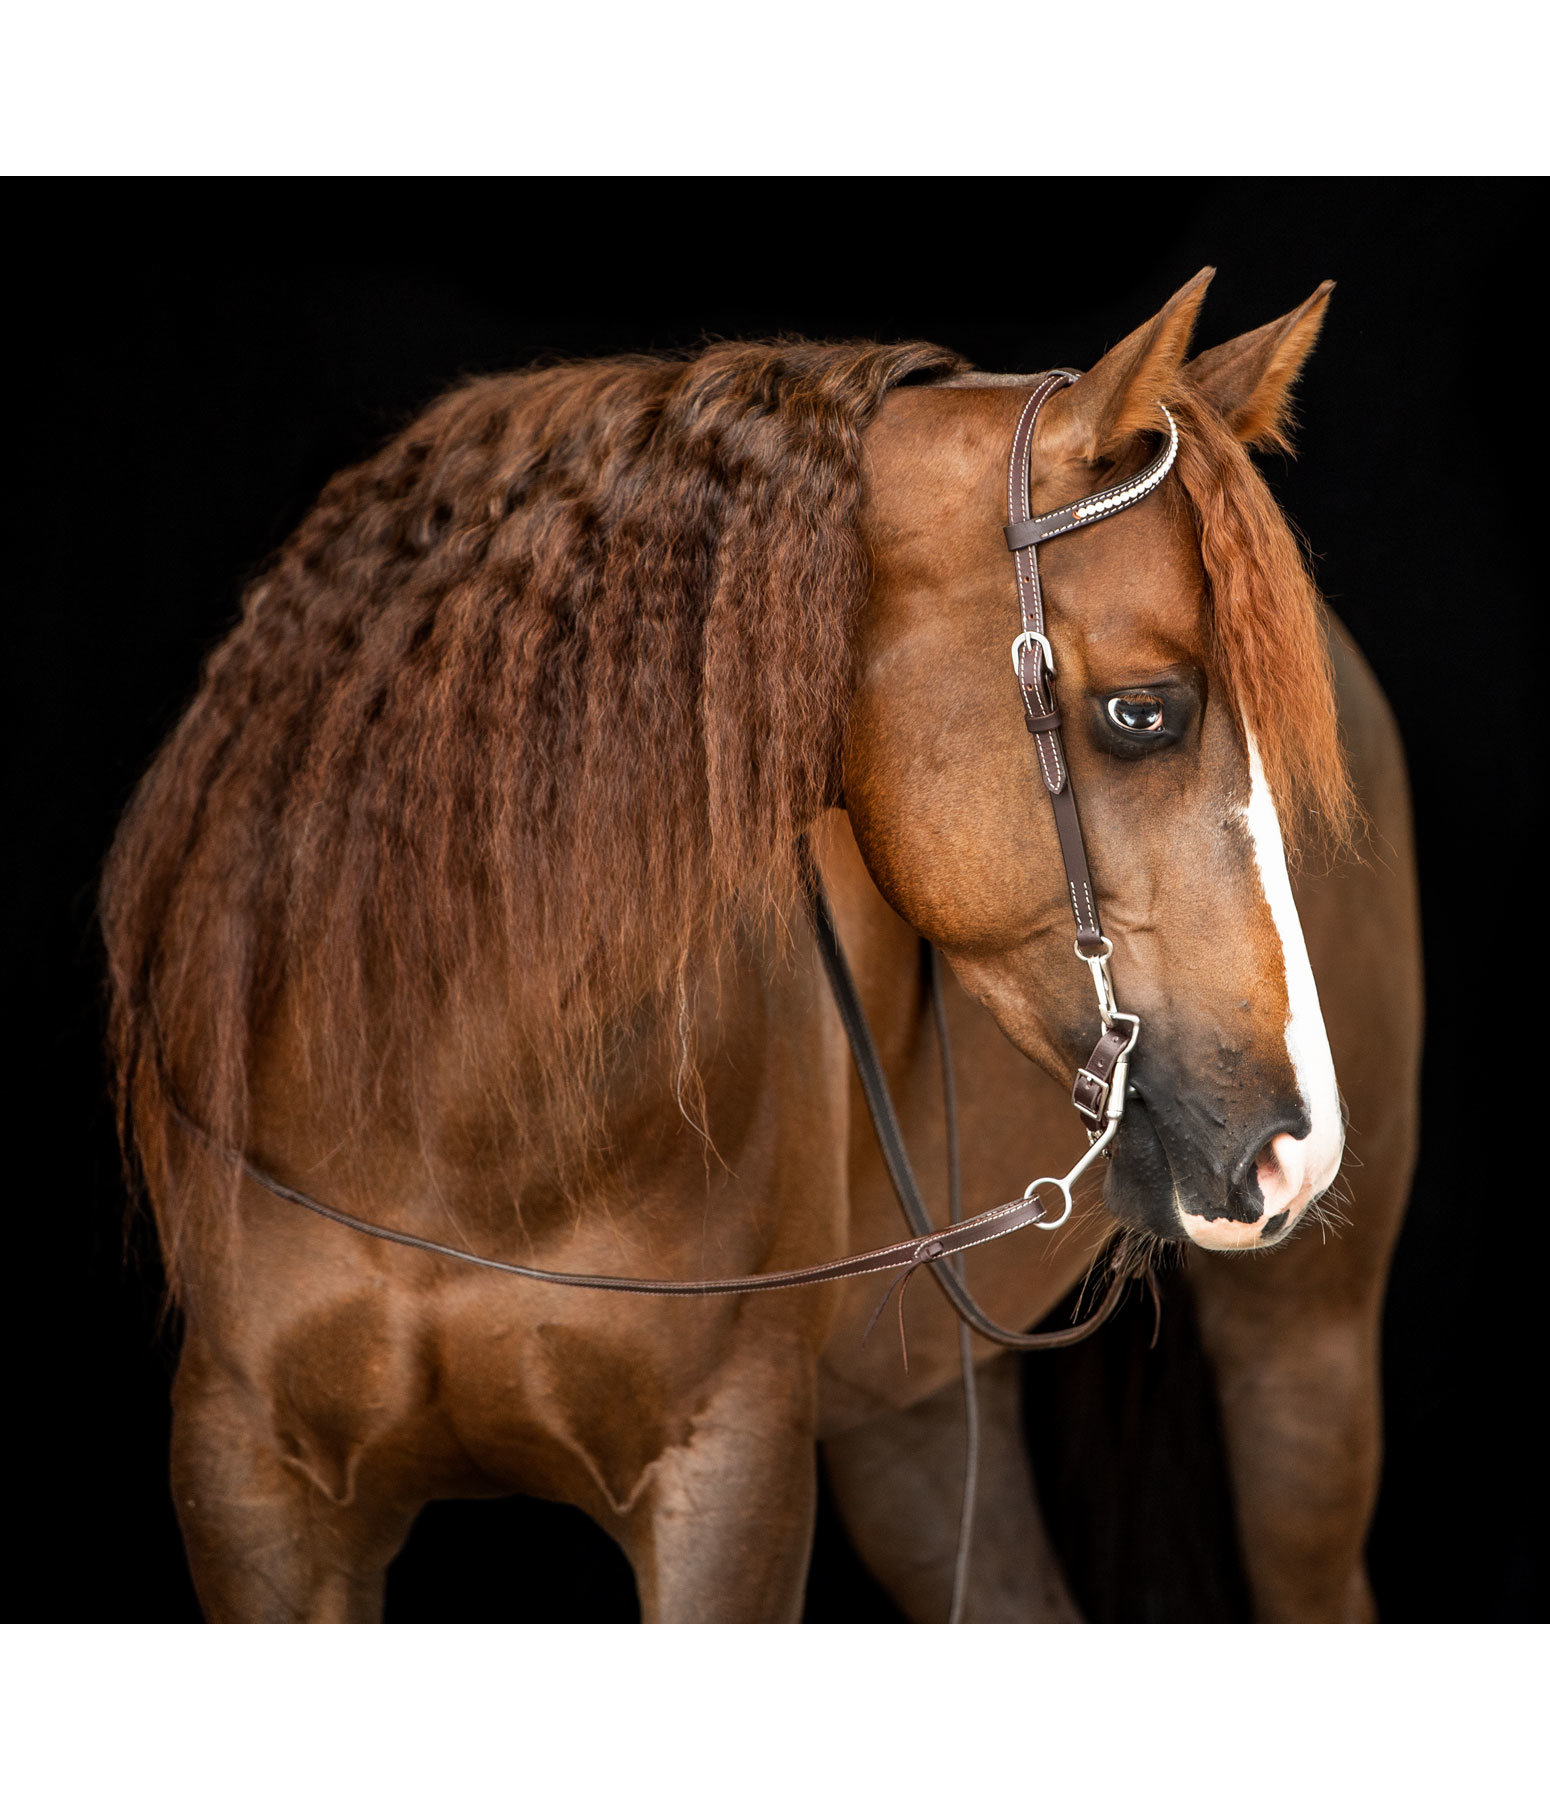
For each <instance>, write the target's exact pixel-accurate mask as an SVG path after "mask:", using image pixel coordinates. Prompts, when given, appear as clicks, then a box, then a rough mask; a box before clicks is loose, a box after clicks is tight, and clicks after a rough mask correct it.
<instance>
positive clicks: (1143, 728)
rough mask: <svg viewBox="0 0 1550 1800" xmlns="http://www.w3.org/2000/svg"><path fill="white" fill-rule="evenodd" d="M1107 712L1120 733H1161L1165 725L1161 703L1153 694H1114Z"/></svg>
mask: <svg viewBox="0 0 1550 1800" xmlns="http://www.w3.org/2000/svg"><path fill="white" fill-rule="evenodd" d="M1108 712H1109V717H1110V718H1111V719H1112V720H1113V721H1114V723H1115V724H1116V725H1118V726H1119V728H1120V730H1121V731H1134V732H1153V731H1161V730H1162V728H1163V725H1164V723H1165V715H1164V712H1163V703H1162V701H1161V700H1159V699H1158V698H1157V696H1156V695H1155V694H1116V695H1115V696H1114V698H1113V699H1112V700H1111V701H1110V702H1109V706H1108Z"/></svg>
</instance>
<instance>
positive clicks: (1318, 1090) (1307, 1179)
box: [1243, 733, 1345, 1215]
mask: <svg viewBox="0 0 1550 1800" xmlns="http://www.w3.org/2000/svg"><path fill="white" fill-rule="evenodd" d="M1248 742H1249V777H1250V782H1251V786H1250V789H1249V803H1248V805H1247V806H1246V807H1245V808H1244V813H1243V816H1244V822H1245V823H1246V824H1247V826H1248V832H1249V838H1250V841H1251V842H1252V843H1253V845H1254V860H1255V862H1256V863H1257V864H1258V866H1259V879H1260V885H1261V886H1262V887H1263V888H1264V891H1265V899H1266V901H1267V902H1268V903H1269V906H1270V916H1271V918H1273V919H1274V920H1275V925H1276V930H1277V932H1278V933H1279V934H1280V937H1281V959H1282V962H1283V963H1284V965H1285V968H1286V1001H1287V1018H1286V1054H1287V1056H1288V1057H1289V1058H1290V1059H1291V1064H1292V1069H1293V1071H1294V1072H1295V1074H1296V1076H1297V1086H1298V1088H1299V1090H1300V1092H1301V1094H1302V1103H1303V1105H1304V1106H1305V1107H1306V1108H1307V1111H1308V1117H1309V1118H1310V1119H1311V1120H1312V1129H1311V1130H1310V1131H1309V1133H1308V1135H1307V1137H1305V1138H1303V1139H1300V1140H1293V1139H1291V1138H1289V1137H1288V1136H1287V1135H1286V1133H1284V1132H1283V1133H1282V1134H1281V1135H1280V1136H1279V1137H1277V1138H1276V1139H1275V1140H1274V1145H1273V1148H1274V1149H1275V1150H1277V1151H1278V1152H1280V1154H1281V1162H1282V1166H1283V1169H1284V1171H1285V1175H1286V1177H1287V1178H1288V1179H1287V1183H1286V1184H1285V1186H1284V1191H1282V1192H1279V1193H1275V1194H1273V1193H1272V1191H1271V1190H1272V1188H1273V1187H1277V1186H1282V1185H1283V1184H1279V1183H1275V1182H1273V1181H1267V1180H1266V1178H1265V1171H1264V1168H1263V1166H1262V1168H1261V1187H1262V1188H1263V1189H1264V1190H1265V1192H1266V1207H1265V1211H1266V1214H1267V1215H1268V1214H1271V1213H1275V1212H1280V1211H1281V1210H1282V1209H1283V1208H1285V1207H1287V1206H1290V1205H1293V1204H1294V1203H1295V1204H1299V1205H1300V1204H1305V1203H1306V1202H1307V1201H1308V1200H1311V1199H1312V1198H1313V1196H1314V1195H1315V1194H1321V1193H1323V1191H1324V1190H1325V1188H1327V1187H1328V1186H1329V1185H1330V1183H1331V1182H1332V1181H1333V1180H1334V1179H1335V1175H1336V1173H1337V1171H1338V1170H1339V1168H1340V1157H1341V1154H1342V1152H1343V1151H1344V1149H1345V1125H1344V1122H1343V1121H1342V1119H1341V1117H1340V1090H1339V1088H1338V1087H1337V1085H1336V1082H1335V1059H1334V1058H1333V1057H1332V1056H1331V1055H1330V1052H1329V1037H1328V1034H1327V1033H1326V1032H1325V1030H1324V1014H1323V1012H1322V1011H1321V1010H1320V1007H1319V990H1318V987H1317V984H1316V983H1315V982H1314V979H1313V965H1312V963H1310V962H1309V961H1308V946H1307V944H1306V943H1305V942H1304V941H1303V935H1302V921H1301V920H1300V919H1299V918H1298V916H1297V902H1296V901H1295V900H1294V899H1293V898H1292V882H1291V877H1290V876H1289V875H1288V874H1287V870H1286V847H1285V845H1284V843H1283V842H1282V838H1281V821H1280V819H1279V818H1278V817H1277V816H1276V807H1275V801H1274V800H1273V799H1272V798H1271V795H1270V784H1269V782H1267V781H1266V780H1265V770H1264V765H1263V764H1262V763H1261V762H1260V760H1259V748H1258V746H1257V745H1256V744H1255V742H1254V737H1253V734H1252V733H1250V734H1249V740H1248Z"/></svg>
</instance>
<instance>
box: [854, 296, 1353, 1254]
mask: <svg viewBox="0 0 1550 1800" xmlns="http://www.w3.org/2000/svg"><path fill="white" fill-rule="evenodd" d="M1209 278H1210V271H1209V270H1207V271H1203V272H1202V273H1201V275H1199V276H1197V277H1196V278H1195V279H1194V280H1193V281H1192V282H1190V283H1189V284H1188V285H1186V286H1185V287H1184V288H1182V289H1181V290H1180V291H1179V293H1178V294H1176V295H1175V296H1174V297H1173V299H1172V300H1170V301H1169V302H1168V304H1167V305H1166V306H1165V307H1164V308H1163V309H1162V310H1161V311H1160V312H1159V313H1158V314H1157V315H1156V317H1154V318H1153V319H1151V320H1149V321H1148V322H1147V323H1146V324H1144V325H1142V326H1141V327H1140V328H1139V329H1138V330H1137V331H1135V332H1134V333H1132V334H1131V335H1130V336H1129V337H1127V338H1126V339H1125V340H1124V341H1123V342H1122V343H1120V344H1118V345H1117V346H1116V347H1115V348H1114V349H1112V350H1111V351H1109V353H1108V354H1107V355H1105V356H1104V357H1103V359H1102V360H1101V361H1100V362H1099V363H1098V364H1097V365H1096V366H1095V367H1094V368H1093V369H1092V370H1091V371H1089V372H1088V373H1087V374H1085V375H1083V376H1082V377H1081V378H1080V379H1079V380H1077V381H1076V382H1074V383H1073V384H1072V385H1071V386H1069V387H1067V388H1064V389H1063V390H1061V391H1060V392H1058V393H1056V394H1054V395H1053V396H1052V397H1051V398H1050V399H1049V400H1048V401H1047V402H1046V404H1045V406H1044V408H1043V410H1042V412H1041V413H1040V415H1039V419H1038V425H1037V429H1036V433H1035V436H1034V439H1033V445H1032V456H1031V465H1030V467H1031V479H1032V496H1031V502H1032V506H1033V509H1034V511H1035V512H1040V513H1042V512H1046V511H1050V510H1053V509H1055V508H1057V507H1061V506H1065V505H1068V504H1070V503H1071V502H1073V501H1076V500H1078V499H1080V498H1081V497H1083V496H1084V495H1088V494H1091V493H1093V492H1095V491H1096V490H1097V489H1100V488H1103V487H1105V486H1107V485H1109V484H1111V483H1113V482H1116V481H1119V480H1123V479H1124V478H1125V477H1127V476H1128V475H1130V474H1132V473H1134V472H1135V471H1137V470H1139V469H1140V468H1141V467H1143V466H1144V464H1145V463H1146V462H1147V461H1148V460H1149V459H1150V458H1151V457H1152V456H1153V455H1154V454H1155V450H1156V445H1157V435H1156V434H1157V433H1159V432H1165V431H1166V429H1167V426H1166V422H1165V415H1164V413H1163V411H1162V406H1163V405H1164V404H1166V406H1167V408H1168V412H1169V413H1170V414H1172V415H1173V416H1175V417H1176V418H1177V419H1178V421H1179V431H1180V443H1181V448H1180V457H1179V464H1178V472H1177V475H1176V476H1175V477H1174V478H1172V479H1169V480H1165V481H1164V482H1162V484H1161V485H1160V486H1159V487H1158V488H1157V489H1156V490H1155V491H1154V492H1153V493H1151V494H1150V495H1149V496H1148V497H1147V498H1146V499H1145V500H1144V501H1142V502H1141V503H1139V504H1137V505H1135V506H1134V507H1132V508H1131V509H1129V510H1128V511H1125V512H1122V513H1119V514H1117V515H1115V516H1114V517H1112V518H1107V519H1104V520H1102V521H1100V522H1097V523H1095V524H1094V525H1092V526H1091V527H1090V528H1089V529H1086V530H1082V531H1077V532H1074V533H1072V534H1071V535H1069V536H1064V537H1059V538H1055V539H1052V540H1051V541H1049V542H1048V543H1047V544H1045V545H1044V546H1043V549H1042V551H1041V553H1040V569H1041V574H1042V579H1043V586H1044V595H1045V605H1046V609H1047V622H1048V635H1049V639H1050V641H1051V644H1052V646H1053V652H1054V660H1055V666H1056V669H1057V670H1058V676H1057V679H1056V681H1055V683H1054V688H1055V691H1056V698H1057V701H1058V705H1059V708H1060V712H1061V715H1062V718H1063V735H1064V743H1065V747H1066V752H1067V756H1068V760H1069V765H1070V771H1071V777H1072V781H1073V784H1074V792H1075V795H1076V798H1077V803H1078V806H1079V809H1080V813H1081V818H1082V824H1083V829H1084V832H1085V836H1086V841H1087V850H1088V855H1089V858H1090V862H1091V866H1092V870H1093V874H1094V878H1095V881H1096V885H1097V890H1098V898H1099V902H1100V906H1101V910H1102V914H1103V919H1104V928H1105V930H1106V931H1107V932H1108V933H1109V935H1110V936H1111V938H1112V940H1113V943H1114V951H1113V958H1112V974H1113V981H1114V986H1115V989H1116V991H1117V993H1118V995H1119V1003H1120V1005H1122V1006H1123V1007H1125V1008H1126V1009H1127V1010H1129V1011H1132V1012H1135V1013H1136V1014H1138V1015H1139V1016H1140V1018H1141V1019H1142V1021H1143V1028H1142V1030H1141V1033H1140V1038H1139V1042H1138V1043H1137V1045H1136V1049H1135V1054H1134V1056H1133V1058H1132V1060H1131V1064H1130V1073H1129V1085H1128V1088H1127V1090H1126V1109H1125V1114H1124V1119H1123V1123H1122V1125H1121V1128H1120V1131H1119V1134H1118V1137H1117V1139H1116V1141H1115V1143H1114V1146H1113V1150H1112V1155H1111V1158H1110V1162H1109V1167H1108V1174H1107V1182H1106V1189H1105V1197H1106V1200H1107V1203H1108V1206H1109V1207H1110V1209H1111V1210H1112V1211H1113V1213H1115V1214H1116V1215H1117V1216H1118V1217H1119V1218H1120V1219H1121V1220H1122V1221H1124V1222H1125V1223H1127V1224H1129V1225H1132V1226H1135V1227H1138V1228H1141V1229H1144V1230H1146V1231H1149V1232H1151V1233H1153V1234H1155V1235H1156V1236H1158V1237H1161V1238H1170V1239H1184V1238H1186V1237H1188V1238H1190V1239H1192V1240H1193V1241H1194V1242H1196V1243H1197V1244H1201V1245H1204V1246H1207V1247H1209V1248H1213V1249H1240V1248H1251V1247H1254V1246H1259V1245H1264V1244H1269V1243H1271V1242H1274V1241H1278V1240H1280V1239H1282V1238H1284V1236H1285V1235H1286V1232H1287V1230H1288V1228H1289V1227H1290V1226H1291V1224H1292V1223H1293V1222H1294V1221H1295V1220H1296V1219H1297V1218H1298V1217H1299V1216H1300V1215H1301V1214H1302V1213H1303V1212H1305V1211H1306V1209H1307V1208H1308V1206H1309V1205H1310V1203H1311V1202H1312V1201H1313V1200H1314V1199H1315V1198H1316V1197H1317V1196H1318V1195H1320V1194H1321V1193H1323V1192H1324V1190H1325V1189H1327V1188H1328V1187H1329V1186H1330V1184H1331V1183H1332V1182H1333V1181H1334V1179H1335V1176H1336V1173H1337V1171H1338V1169H1339V1166H1340V1161H1341V1156H1342V1151H1343V1145H1344V1128H1343V1124H1342V1118H1341V1106H1340V1098H1339V1092H1338V1089H1337V1086H1336V1079H1335V1070H1334V1065H1333V1062H1332V1059H1331V1055H1330V1049H1329V1043H1328V1039H1327V1037H1326V1034H1325V1029H1324V1023H1323V1019H1322V1016H1321V1013H1320V1007H1319V998H1318V993H1317V989H1316V987H1315V984H1314V978H1313V972H1312V969H1311V967H1310V964H1309V959H1308V953H1307V950H1306V947H1305V945H1304V942H1303V935H1302V930H1301V926H1300V924H1299V920H1298V915H1297V908H1296V905H1295V903H1294V900H1293V895H1292V888H1291V882H1290V878H1289V875H1288V860H1287V848H1288V845H1287V844H1286V843H1284V842H1283V821H1284V822H1286V823H1287V825H1288V828H1289V834H1290V836H1291V841H1292V843H1293V848H1294V850H1295V844H1296V842H1299V841H1301V840H1302V839H1304V838H1306V836H1307V835H1308V831H1307V828H1308V823H1309V820H1310V818H1313V819H1314V823H1315V824H1317V823H1319V822H1320V821H1319V819H1318V818H1316V817H1315V815H1321V816H1322V823H1323V824H1324V825H1325V826H1326V827H1330V828H1332V829H1333V830H1334V832H1335V834H1336V835H1338V832H1339V830H1340V828H1341V824H1342V821H1343V819H1344V818H1345V816H1346V815H1347V813H1348V810H1349V800H1348V790H1347V789H1346V788H1345V785H1344V772H1343V765H1342V764H1341V761H1340V756H1339V749H1338V741H1337V738H1336V735H1335V725H1334V706H1333V694H1332V687H1331V681H1330V675H1329V669H1328V663H1327V652H1326V650H1325V645H1324V637H1323V625H1322V621H1321V615H1320V610H1319V603H1318V600H1317V596H1316V595H1315V594H1314V591H1313V589H1312V585H1311V583H1310V582H1309V580H1308V578H1307V575H1306V572H1305V569H1304V566H1303V564H1302V561H1301V559H1300V557H1299V555H1298V553H1297V551H1296V547H1295V544H1294V542H1293V540H1292V538H1291V534H1290V532H1289V530H1288V528H1287V526H1286V524H1285V521H1284V519H1282V517H1281V515H1280V513H1279V511H1278V509H1277V508H1276V507H1275V504H1274V501H1273V500H1272V499H1271V498H1270V495H1269V493H1268V490H1267V489H1265V487H1264V484H1263V482H1262V481H1261V480H1260V478H1259V476H1258V475H1257V474H1256V473H1255V472H1254V470H1253V468H1252V465H1251V464H1250V463H1249V461H1248V458H1247V455H1246V453H1245V446H1248V445H1252V444H1262V443H1284V436H1283V431H1284V422H1285V419H1286V415H1287V396H1288V390H1289V389H1290V387H1291V384H1292V382H1293V381H1294V380H1295V378H1296V376H1297V373H1298V371H1299V369H1300V367H1301V364H1302V362H1303V360H1304V358H1305V357H1306V355H1307V353H1308V352H1309V350H1310V349H1311V348H1312V345H1313V342H1314V339H1315V338H1316V336H1317V334H1318V330H1319V326H1320V324H1321V322H1322V317H1323V312H1324V309H1325V306H1326V304H1327V301H1328V295H1329V291H1330V284H1327V283H1326V284H1325V285H1324V286H1323V287H1321V288H1320V289H1319V290H1318V291H1317V292H1316V293H1315V294H1314V295H1313V296H1312V297H1311V298H1310V299H1309V300H1308V301H1307V302H1306V303H1305V304H1304V305H1302V306H1301V307H1299V308H1297V309H1296V310H1295V311H1294V312H1292V313H1289V314H1288V315H1286V317H1284V318H1282V319H1279V320H1276V321H1275V322H1273V323H1272V324H1270V325H1267V326H1265V327H1263V328H1262V329H1260V330H1259V331H1255V332H1251V333H1249V334H1248V335H1247V336H1245V337H1242V338H1239V339H1236V340H1234V341H1232V342H1230V343H1227V344H1224V345H1221V346H1219V347H1218V348H1216V349H1215V350H1212V351H1209V352H1207V353H1206V354H1205V355H1203V356H1200V357H1198V358H1196V359H1195V360H1194V361H1193V362H1186V361H1185V354H1186V350H1187V346H1188V339H1189V335H1190V332H1191V329H1192V327H1193V323H1194V319H1195V315H1196V312H1197V311H1198V309H1199V306H1200V302H1201V300H1202V298H1203V296H1204V292H1205V288H1206V284H1207V282H1208V281H1209ZM1031 387H1032V382H1031V380H1015V381H1012V380H1008V379H1006V378H984V377H978V378H976V377H973V376H969V377H954V378H952V379H949V380H947V381H938V382H935V383H933V384H931V385H927V386H921V387H901V388H899V389H897V390H895V391H894V392H893V393H891V394H890V395H889V396H888V398H887V400H886V402H885V404H884V406H883V408H882V410H881V413H880V416H879V417H878V419H877V421H876V422H875V423H874V424H873V425H872V427H871V428H870V431H869V433H868V452H869V462H868V477H869V479H868V488H867V494H868V498H867V502H866V510H865V513H864V527H865V534H866V538H867V541H868V544H869V548H870V551H871V555H872V559H873V570H874V578H873V586H872V590H871V596H870V599H869V601H868V604H867V608H866V611H865V614H864V616H863V619H862V623H861V630H860V637H859V643H858V652H857V680H856V688H855V694H854V699H853V702H852V706H851V713H850V719H849V725H848V731H847V737H846V746H845V754H844V794H845V803H846V807H847V810H848V812H849V816H850V820H851V824H852V827H853V829H854V831H855V834H856V838H857V841H858V843H859V845H860V847H861V851H862V854H863V856H864V857H865V859H866V862H867V864H868V867H869V869H870V870H871V873H872V875H873V878H874V880H875V881H876V882H877V883H878V885H879V887H880V888H881V890H882V892H883V894H884V895H885V897H886V898H887V899H888V900H889V902H890V904H891V905H892V906H893V907H894V908H895V909H896V910H897V911H898V912H899V913H900V914H902V915H903V917H905V918H906V919H907V920H909V922H910V923H911V924H912V925H914V926H915V927H916V928H917V929H918V930H919V931H920V932H922V933H923V934H924V935H925V936H927V937H929V938H930V939H931V940H932V941H933V942H934V943H936V944H937V945H938V946H939V947H940V949H941V950H942V951H943V953H944V954H945V956H946V957H947V959H948V961H949V962H950V964H951V966H952V967H953V969H954V971H955V973H956V974H957V976H958V978H959V980H960V981H961V982H962V983H963V985H964V986H965V988H967V989H968V991H969V992H971V993H973V994H974V995H976V996H977V997H978V998H979V999H980V1000H981V1001H982V1002H983V1003H984V1004H985V1005H986V1006H987V1007H988V1008H989V1009H990V1011H991V1013H992V1014H993V1015H994V1017H995V1019H996V1021H997V1022H998V1024H999V1025H1000V1027H1001V1028H1002V1030H1003V1031H1005V1033H1006V1034H1007V1036H1008V1037H1009V1038H1010V1039H1011V1040H1012V1041H1013V1043H1015V1044H1016V1045H1017V1046H1018V1047H1019V1049H1021V1050H1022V1051H1023V1052H1024V1053H1025V1054H1026V1055H1028V1056H1029V1057H1031V1058H1032V1059H1033V1060H1034V1061H1035V1062H1037V1063H1038V1064H1040V1065H1041V1066H1042V1067H1043V1068H1045V1069H1046V1070H1047V1071H1048V1072H1049V1073H1050V1074H1052V1075H1054V1076H1055V1077H1057V1078H1058V1079H1059V1080H1061V1081H1062V1083H1069V1081H1070V1078H1071V1073H1072V1070H1073V1069H1074V1068H1075V1067H1076V1066H1077V1065H1078V1064H1080V1063H1081V1062H1082V1061H1083V1059H1084V1058H1085V1057H1086V1055H1087V1054H1088V1051H1089V1050H1090V1049H1091V1047H1092V1043H1093V1040H1094V1037H1095V1035H1096V1033H1097V1029H1098V1027H1097V1022H1096V1017H1095V1012H1094V996H1093V986H1092V983H1091V981H1090V980H1089V976H1088V971H1087V970H1086V969H1085V968H1084V967H1083V965H1082V963H1081V962H1079V961H1078V959H1077V958H1076V956H1075V955H1074V954H1073V927H1072V918H1071V906H1070V900H1069V898H1068V894H1067V891H1066V883H1065V878H1064V875H1063V866H1062V859H1061V856H1060V853H1059V846H1058V843H1057V835H1056V827H1055V822H1054V819H1053V817H1052V813H1051V809H1050V806H1049V805H1048V803H1047V800H1046V796H1045V791H1044V786H1043V783H1042V782H1041V780H1040V774H1039V769H1038V763H1037V753H1036V749H1035V743H1034V738H1033V736H1032V735H1031V734H1030V732H1029V731H1027V730H1025V729H1024V715H1023V707H1022V704H1021V701H1020V695H1019V686H1018V681H1017V677H1016V673H1015V669H1014V667H1013V665H1012V664H1011V663H1010V662H1009V658H1008V654H1007V652H1008V646H1009V644H1010V643H1011V641H1012V639H1013V638H1014V636H1015V634H1016V633H1017V630H1018V624H1019V619H1018V610H1017V597H1016V588H1015V583H1014V576H1013V570H1012V559H1011V557H1010V556H1009V554H1008V552H1007V549H1006V545H1005V542H1004V540H1003V536H1002V531H1001V527H1002V525H1003V524H1004V523H1005V518H1006V484H1007V450H1008V445H1009V443H1010V441H1011V437H1012V432H1013V427H1014V423H1015V421H1016V419H1017V417H1018V414H1019V411H1020V410H1021V409H1022V407H1023V406H1024V405H1025V403H1026V401H1027V398H1028V393H1029V390H1030V388H1031Z"/></svg>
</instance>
